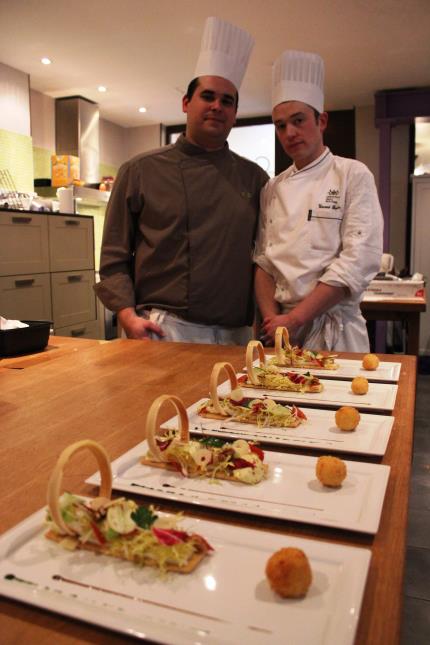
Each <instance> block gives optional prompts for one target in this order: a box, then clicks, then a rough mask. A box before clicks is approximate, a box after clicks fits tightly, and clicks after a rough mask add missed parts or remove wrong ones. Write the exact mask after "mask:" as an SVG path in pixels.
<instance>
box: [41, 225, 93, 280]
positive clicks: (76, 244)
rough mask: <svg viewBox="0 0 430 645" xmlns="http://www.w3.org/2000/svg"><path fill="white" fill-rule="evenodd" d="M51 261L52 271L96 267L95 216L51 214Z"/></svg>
mask: <svg viewBox="0 0 430 645" xmlns="http://www.w3.org/2000/svg"><path fill="white" fill-rule="evenodd" d="M49 261H50V267H51V271H81V270H84V269H94V227H93V218H92V217H74V216H73V215H70V216H67V215H58V216H51V217H50V218H49Z"/></svg>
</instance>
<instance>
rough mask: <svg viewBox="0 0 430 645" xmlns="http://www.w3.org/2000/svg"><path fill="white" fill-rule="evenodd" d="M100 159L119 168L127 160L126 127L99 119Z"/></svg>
mask: <svg viewBox="0 0 430 645" xmlns="http://www.w3.org/2000/svg"><path fill="white" fill-rule="evenodd" d="M99 139H100V161H101V163H104V164H109V165H111V166H116V167H118V168H119V166H121V164H123V163H124V161H126V160H127V158H128V157H127V143H126V140H127V129H126V128H122V127H121V126H119V125H116V124H115V123H112V122H111V121H106V119H100V137H99Z"/></svg>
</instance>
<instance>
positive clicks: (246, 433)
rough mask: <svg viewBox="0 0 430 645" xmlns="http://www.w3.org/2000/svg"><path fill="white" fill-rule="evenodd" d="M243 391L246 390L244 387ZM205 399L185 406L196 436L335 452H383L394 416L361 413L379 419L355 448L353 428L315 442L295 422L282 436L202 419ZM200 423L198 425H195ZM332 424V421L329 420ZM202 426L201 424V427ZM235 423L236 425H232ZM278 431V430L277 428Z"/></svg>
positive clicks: (322, 410)
mask: <svg viewBox="0 0 430 645" xmlns="http://www.w3.org/2000/svg"><path fill="white" fill-rule="evenodd" d="M245 394H246V391H245ZM207 400H208V399H207V398H206V399H200V400H199V401H197V402H196V403H193V405H190V406H189V407H188V408H187V414H188V419H189V422H190V432H191V433H192V434H198V435H200V436H204V435H206V436H208V435H209V436H215V437H223V438H226V439H228V438H229V437H231V438H233V439H247V440H248V441H258V442H259V443H262V444H263V445H270V446H272V447H274V446H290V447H295V448H312V449H317V450H331V451H335V452H342V453H349V454H357V455H363V456H371V457H382V456H383V455H384V454H385V451H386V449H387V445H388V441H389V439H390V435H391V431H392V429H393V425H394V420H395V419H394V417H393V416H388V415H382V414H365V413H362V414H361V421H360V423H362V422H366V421H370V420H372V421H373V420H375V421H380V425H379V426H378V428H375V430H374V432H375V436H374V437H373V442H372V444H371V446H370V447H369V448H368V449H367V450H366V449H358V448H355V447H354V438H356V436H357V435H356V433H355V432H348V433H342V434H341V435H339V436H341V437H342V438H343V439H344V442H343V443H342V444H340V443H339V445H337V444H336V443H334V441H333V443H327V442H324V440H321V441H320V442H318V440H317V439H314V438H312V439H311V440H306V439H302V438H301V436H300V430H301V429H302V430H303V431H305V426H298V427H297V428H294V429H292V428H289V429H288V428H287V430H291V431H292V432H294V433H296V436H289V435H285V436H284V437H282V436H278V435H276V434H274V431H275V430H277V429H276V428H258V427H257V426H255V425H253V424H247V423H241V424H239V423H237V424H234V422H225V421H221V420H216V419H205V418H203V417H200V416H198V414H197V409H198V406H199V405H200V404H201V403H203V402H204V401H207ZM305 413H306V415H307V416H308V417H312V416H313V415H314V414H319V415H322V416H327V417H328V416H329V415H331V416H333V418H334V411H333V410H328V409H327V408H316V407H312V408H306V410H305ZM176 420H177V417H172V418H170V419H168V420H167V421H165V423H163V424H162V426H161V427H162V428H167V427H169V426H170V425H172V424H175V421H176ZM198 424H200V427H199V426H198ZM223 424H224V425H226V426H227V427H226V429H225V430H221V429H220V428H215V426H217V425H218V426H221V425H223ZM333 425H334V423H333ZM203 426H204V427H203ZM209 426H212V427H209ZM236 426H237V427H236ZM278 432H279V430H278Z"/></svg>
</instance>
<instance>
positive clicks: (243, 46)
mask: <svg viewBox="0 0 430 645" xmlns="http://www.w3.org/2000/svg"><path fill="white" fill-rule="evenodd" d="M253 47H254V38H253V37H252V36H251V34H249V33H248V32H247V31H245V30H244V29H240V27H235V26H234V25H232V24H231V23H230V22H225V21H224V20H220V19H219V18H213V17H212V18H207V19H206V24H205V29H204V32H203V37H202V44H201V47H200V54H199V58H198V60H197V65H196V71H195V74H194V76H195V77H197V76H221V77H222V78H226V79H227V80H228V81H230V82H231V83H233V85H234V86H235V88H236V89H237V90H239V88H240V85H241V83H242V79H243V77H244V75H245V72H246V68H247V66H248V61H249V57H250V56H251V51H252V48H253Z"/></svg>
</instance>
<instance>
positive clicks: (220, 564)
mask: <svg viewBox="0 0 430 645" xmlns="http://www.w3.org/2000/svg"><path fill="white" fill-rule="evenodd" d="M43 517H44V511H43V510H41V511H38V512H37V513H35V514H34V515H32V516H30V517H29V518H28V519H27V520H25V521H24V522H22V523H21V524H19V525H18V526H16V527H15V528H13V529H11V530H10V531H8V532H7V533H5V534H4V535H2V536H1V537H0V593H2V594H3V595H4V596H7V597H9V598H12V599H14V600H18V601H22V602H26V603H29V604H31V605H35V606H36V607H41V608H43V609H48V610H50V611H54V612H57V613H60V614H63V615H66V616H71V617H73V618H77V619H79V620H83V621H85V622H89V623H92V624H95V625H99V626H100V627H103V628H108V629H112V630H115V631H118V632H120V633H122V634H125V635H128V636H135V637H137V638H140V639H143V638H145V639H149V640H152V641H156V642H159V643H166V644H171V645H189V643H198V642H199V643H207V644H208V645H224V644H225V645H227V644H229V645H234V644H236V643H243V642H246V643H249V645H266V644H267V645H277V644H278V643H279V642H280V641H282V640H284V636H285V634H286V633H287V634H288V641H289V642H291V643H294V644H295V645H308V644H309V643H312V644H313V645H331V644H332V643H336V645H352V644H353V642H354V635H355V631H356V628H357V623H358V618H359V615H360V608H361V602H362V598H363V593H364V588H365V584H366V577H367V572H368V568H369V562H370V557H371V553H370V551H369V550H367V549H362V548H355V547H348V546H342V545H340V544H330V543H327V542H322V541H314V540H307V539H301V538H297V537H289V536H287V535H279V534H271V533H263V532H261V531H255V530H251V529H244V528H239V527H234V526H230V525H227V524H216V523H214V522H207V521H203V520H195V519H193V520H191V519H187V520H186V521H185V520H184V522H183V525H184V528H188V530H193V531H196V532H198V533H201V534H202V535H203V536H205V537H206V539H207V540H208V541H209V543H210V544H211V545H212V546H213V547H214V549H215V551H214V553H213V554H212V555H211V556H210V557H208V558H206V560H204V561H203V563H202V564H200V565H199V567H198V568H197V569H196V570H195V571H194V572H193V573H192V574H189V575H179V574H168V575H167V576H166V577H160V576H159V575H158V574H157V573H156V572H155V571H154V570H153V569H149V568H139V567H136V566H134V565H132V564H131V563H128V562H122V561H121V560H116V559H114V558H109V557H107V556H97V555H95V554H94V553H90V552H85V551H77V552H72V553H71V552H68V551H65V550H64V549H62V548H61V547H60V546H59V545H58V544H55V543H53V542H50V541H49V540H47V539H46V538H44V537H43V530H42V528H41V526H42V522H43ZM285 546H293V547H298V548H301V549H303V550H304V551H305V553H306V554H307V556H308V558H309V561H310V564H311V568H312V572H313V580H312V585H311V587H310V589H309V591H308V594H307V596H306V597H305V598H303V599H300V600H287V599H282V598H280V597H278V596H276V595H275V594H274V593H273V592H272V591H271V589H270V587H269V585H268V583H267V581H266V578H265V574H264V570H265V565H266V562H267V560H268V558H269V557H270V555H271V554H272V553H274V552H275V551H277V550H278V549H280V548H282V547H285ZM8 575H12V576H15V578H14V579H7V578H6V576H8ZM55 576H60V579H55ZM64 579H67V580H69V581H71V582H67V581H65V580H64ZM24 581H25V582H24ZM233 599H236V602H233Z"/></svg>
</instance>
